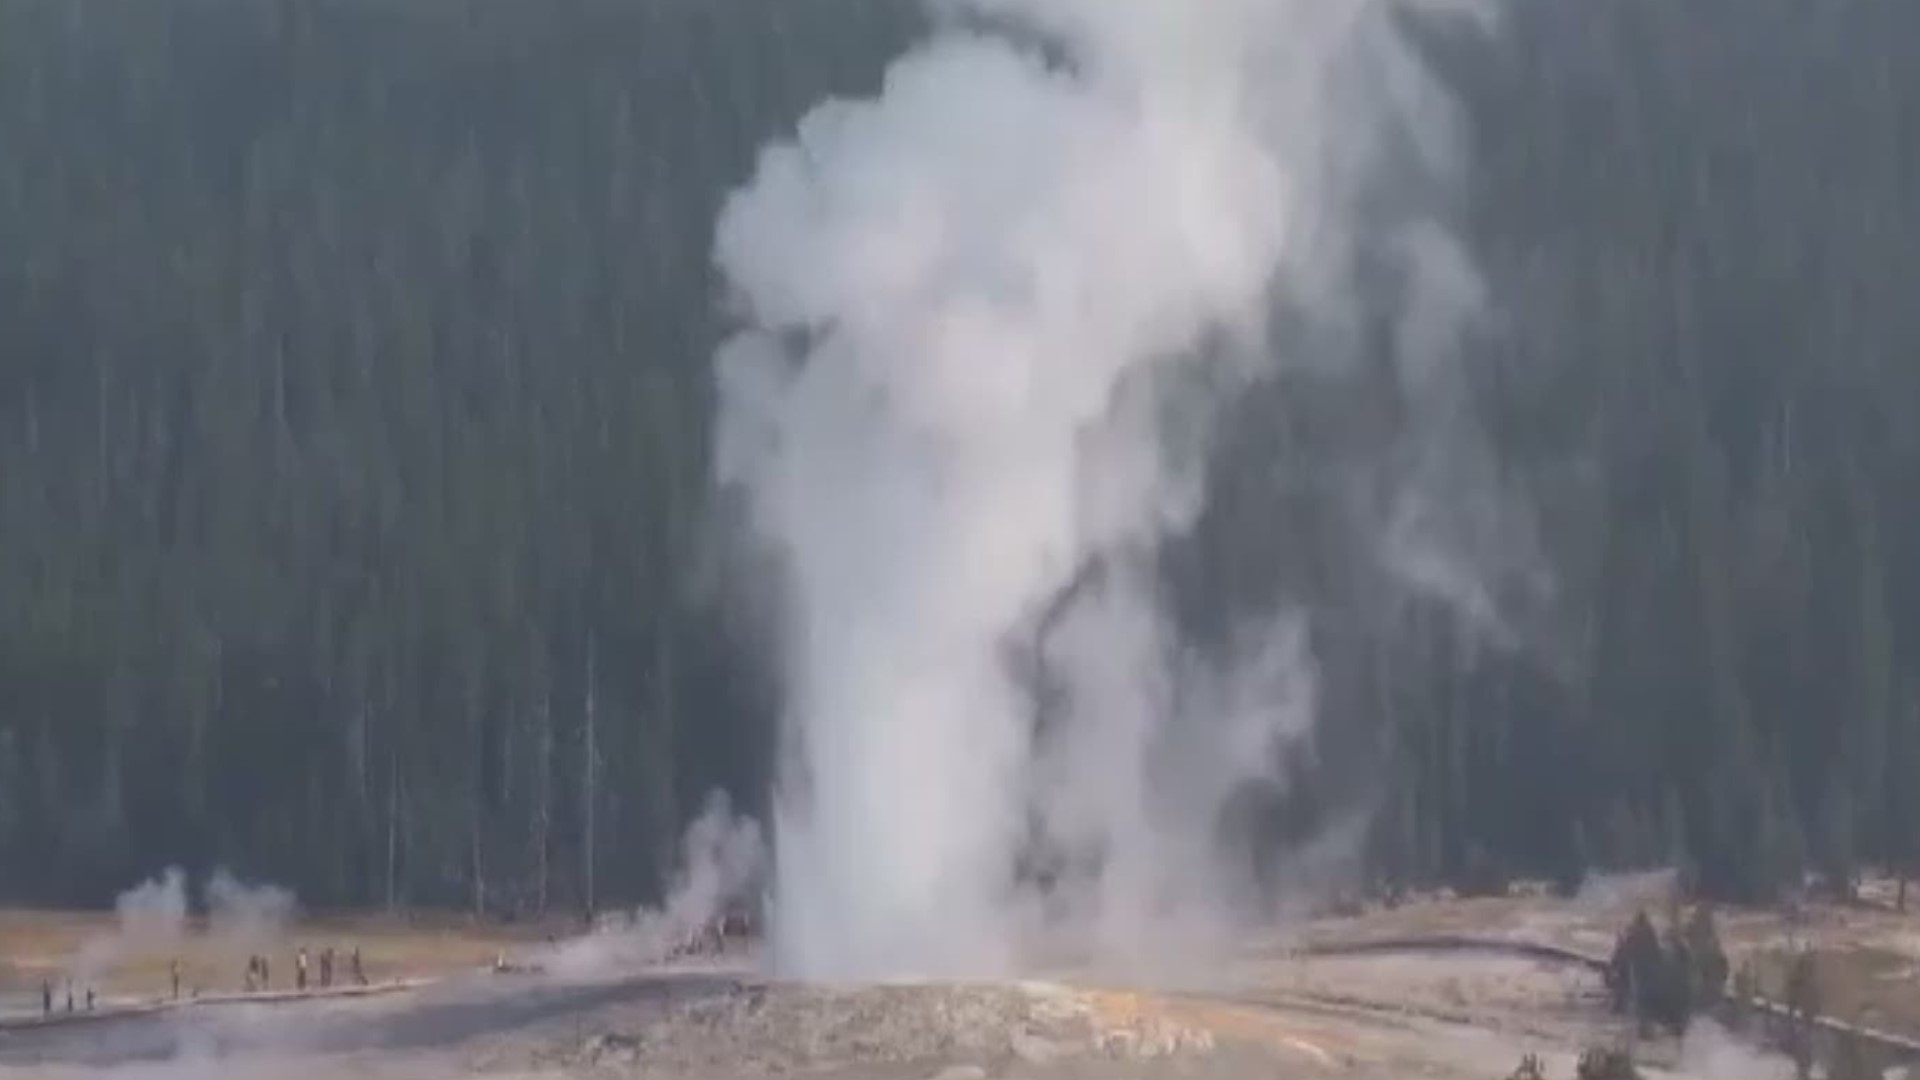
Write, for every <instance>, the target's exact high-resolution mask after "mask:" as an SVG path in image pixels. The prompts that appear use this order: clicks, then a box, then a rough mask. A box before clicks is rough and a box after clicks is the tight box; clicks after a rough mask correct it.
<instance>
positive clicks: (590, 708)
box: [580, 632, 600, 916]
mask: <svg viewBox="0 0 1920 1080" xmlns="http://www.w3.org/2000/svg"><path fill="white" fill-rule="evenodd" d="M595 647H596V643H595V641H594V638H593V636H592V634H591V632H589V634H588V636H587V686H586V692H587V702H586V711H587V716H586V721H587V725H586V726H587V732H586V742H587V745H586V752H585V754H583V755H582V761H581V766H580V769H581V774H582V775H581V782H580V791H581V798H582V799H584V800H585V809H584V815H583V816H584V819H585V825H586V827H585V846H586V852H585V857H584V859H583V872H584V874H585V877H586V881H585V890H584V895H583V896H582V899H583V900H584V901H585V903H586V909H587V914H588V915H589V916H592V914H593V913H594V908H595V905H596V903H597V897H596V895H595V893H594V867H595V859H594V856H595V851H594V840H595V836H594V832H595V830H596V828H597V826H598V824H599V823H598V820H597V819H598V816H599V814H598V809H597V806H598V803H599V801H600V800H599V798H598V794H599V793H598V792H597V791H596V790H595V786H596V781H597V780H598V776H599V772H600V747H599V732H598V731H597V730H596V727H597V717H596V716H595V713H596V712H597V708H596V706H597V704H598V703H597V701H596V700H595V699H596V697H597V694H596V692H595V690H594V685H593V684H594V677H595V676H594V661H595V656H594V650H595Z"/></svg>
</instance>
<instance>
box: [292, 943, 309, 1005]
mask: <svg viewBox="0 0 1920 1080" xmlns="http://www.w3.org/2000/svg"><path fill="white" fill-rule="evenodd" d="M293 988H294V989H295V990H298V991H300V992H301V993H305V992H306V989H307V947H306V946H305V945H302V946H300V951H299V952H297V953H295V954H294V957H293Z"/></svg>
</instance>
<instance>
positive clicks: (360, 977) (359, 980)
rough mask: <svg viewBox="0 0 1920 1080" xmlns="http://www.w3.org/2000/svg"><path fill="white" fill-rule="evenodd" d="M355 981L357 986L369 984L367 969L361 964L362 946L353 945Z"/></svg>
mask: <svg viewBox="0 0 1920 1080" xmlns="http://www.w3.org/2000/svg"><path fill="white" fill-rule="evenodd" d="M353 981H354V984H355V985H357V986H365V985H367V969H366V968H363V967H361V966H360V946H358V945H355V946H354V947H353Z"/></svg>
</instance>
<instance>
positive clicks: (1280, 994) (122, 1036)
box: [0, 880, 1920, 1080]
mask: <svg viewBox="0 0 1920 1080" xmlns="http://www.w3.org/2000/svg"><path fill="white" fill-rule="evenodd" d="M1639 906H1644V907H1647V908H1648V909H1649V911H1650V913H1651V914H1654V915H1655V917H1656V919H1663V918H1664V900H1663V898H1662V896H1661V891H1660V887H1659V882H1657V881H1652V880H1642V881H1638V882H1626V881H1616V882H1612V883H1609V884H1608V885H1607V886H1605V887H1602V888H1597V889H1595V890H1593V891H1592V892H1591V893H1590V894H1589V895H1587V896H1584V897H1582V898H1580V899H1578V900H1574V901H1562V900H1552V899H1546V898H1541V897H1514V898H1502V899H1494V900H1473V901H1462V900H1450V899H1432V900H1426V901H1422V902H1418V903H1414V904H1409V905H1404V906H1402V907H1400V908H1398V909H1395V910H1391V911H1387V910H1376V911H1371V912H1367V913H1364V914H1359V915H1351V916H1347V917H1342V918H1324V919H1317V920H1310V921H1307V922H1304V923H1302V924H1299V925H1298V926H1296V927H1294V928H1293V929H1292V930H1291V931H1290V932H1288V933H1286V934H1282V935H1275V936H1273V937H1272V938H1271V939H1269V940H1264V941H1249V942H1246V943H1244V945H1243V946H1242V947H1241V948H1239V949H1237V950H1235V951H1234V952H1233V953H1232V955H1228V956H1221V957H1218V958H1213V959H1211V960H1210V962H1208V963H1207V964H1204V965H1199V966H1198V969H1199V970H1198V974H1196V973H1195V971H1194V970H1192V969H1190V970H1189V971H1188V973H1187V976H1186V977H1184V978H1182V979H1179V980H1177V981H1172V982H1169V981H1164V980H1163V981H1158V982H1156V983H1155V985H1157V986H1159V987H1160V989H1158V990H1156V991H1153V992H1147V991H1144V990H1138V989H1133V988H1130V986H1129V984H1130V983H1132V982H1134V981H1135V980H1130V979H1127V978H1123V977H1120V976H1115V975H1101V974H1098V973H1094V972H1090V971H1086V970H1062V971H1056V972H1051V973H1047V975H1046V976H1045V978H1044V979H1040V978H1036V980H1035V981H1032V982H1021V983H1014V982H1009V983H980V984H940V985H913V984H900V985H885V986H837V987H829V986H818V985H798V984H791V983H784V982H780V981H776V980H769V979H766V978H763V977H761V976H760V975H758V974H757V973H756V971H755V965H754V963H753V958H752V957H746V956H742V957H736V958H733V959H732V960H730V961H727V962H721V963H713V964H708V965H705V966H704V967H701V966H681V967H677V968H669V967H658V966H656V967H650V968H642V969H632V970H627V971H623V972H620V973H617V974H608V975H605V976H602V977H600V978H597V979H573V980H561V979H559V978H557V977H549V976H544V975H540V974H509V975H495V974H484V973H478V972H476V971H475V970H474V969H475V968H478V967H481V966H484V964H485V963H486V962H488V961H490V960H491V959H492V958H493V957H494V956H495V955H496V954H497V953H498V952H499V951H501V950H502V949H503V948H508V949H510V948H512V947H513V946H516V945H522V944H524V943H525V939H526V938H527V937H529V936H531V937H533V938H534V939H535V940H536V941H537V940H538V938H539V937H540V934H539V932H538V931H530V932H527V933H517V934H511V935H506V934H500V933H498V932H495V931H482V930H473V929H467V928H462V927H460V926H458V925H445V926H430V927H397V926H391V925H389V926H385V927H382V926H379V925H378V924H352V925H340V926H337V929H338V930H339V932H340V938H339V940H341V941H344V940H345V938H346V936H347V931H352V932H353V935H354V936H355V939H356V940H357V941H358V942H359V943H360V944H361V947H362V949H363V952H364V953H365V954H366V955H367V957H368V960H369V963H370V967H374V968H375V970H376V971H378V972H380V973H382V974H387V975H402V974H405V975H434V974H438V975H442V976H447V977H446V978H443V979H442V980H441V981H439V982H438V983H437V984H434V985H430V986H426V987H422V988H419V989H415V990H411V991H407V992H403V993H396V994H393V995H390V996H384V997H380V998H373V999H367V1000H360V1001H306V1002H296V1003H292V1004H282V1005H273V1006H268V1005H262V1004H252V1005H219V1006H215V1005H202V1006H196V1007H190V1008H185V1009H178V1010H173V1011H170V1012H166V1013H160V1014H153V1015H147V1016H133V1017H125V1018H119V1019H100V1020H94V1021H91V1022H85V1023H79V1024H73V1025H61V1026H55V1027H50V1028H42V1029H39V1030H31V1031H0V1080H16V1078H24V1077H61V1078H66V1077H72V1078H75V1080H79V1078H83V1077H84V1078H91V1080H97V1078H100V1077H104V1076H113V1077H116V1078H125V1080H131V1078H135V1077H139V1078H147V1077H155V1078H172V1077H180V1078H182V1080H185V1078H188V1077H193V1078H198V1077H210V1078H217V1077H227V1076H231V1077H249V1078H253V1077H260V1078H265V1080H281V1078H284V1080H297V1078H306V1077H314V1078H330V1077H337V1076H371V1077H375V1078H385V1077H403V1076H404V1077H419V1078H439V1077H445V1078H449V1080H451V1078H454V1077H471V1076H488V1077H495V1078H499V1080H563V1078H564V1080H587V1078H594V1080H598V1078H609V1080H612V1078H643V1080H691V1078H695V1077H701V1078H713V1080H730V1078H740V1080H760V1078H767V1077H775V1076H781V1077H806V1078H809V1080H883V1078H901V1080H934V1078H943V1080H1054V1078H1058V1080H1077V1078H1081V1077H1086V1078H1093V1077H1101V1078H1116V1080H1126V1078H1132V1077H1140V1078H1143V1080H1144V1078H1147V1077H1181V1078H1192V1080H1209V1078H1212V1077H1221V1078H1225V1077H1243V1076H1260V1077H1265V1078H1294V1077H1298V1078H1303V1080H1314V1078H1321V1077H1350V1078H1355V1080H1375V1078H1378V1080H1387V1078H1394V1080H1402V1078H1419V1077H1432V1078H1436V1080H1453V1078H1461V1080H1465V1078H1469V1077H1479V1078H1502V1077H1506V1076H1507V1075H1508V1074H1509V1073H1510V1072H1511V1071H1512V1070H1513V1067H1514V1066H1515V1064H1516V1063H1517V1062H1518V1061H1519V1058H1520V1056H1521V1055H1522V1054H1523V1053H1529V1052H1531V1053H1537V1054H1539V1055H1540V1056H1541V1057H1542V1059H1543V1060H1544V1062H1545V1064H1546V1067H1547V1074H1548V1075H1549V1076H1554V1077H1562V1076H1565V1077H1571V1076H1572V1074H1573V1062H1574V1059H1575V1057H1576V1055H1577V1054H1578V1052H1579V1051H1580V1049H1581V1048H1582V1047H1583V1046H1586V1045H1590V1044H1593V1043H1596V1042H1609V1041H1622V1040H1625V1039H1626V1038H1627V1033H1625V1032H1623V1031H1621V1030H1619V1029H1618V1028H1617V1027H1616V1026H1615V1025H1614V1024H1613V1023H1612V1021H1611V1020H1610V1019H1609V1018H1608V1017H1607V1016H1606V1015H1605V1011H1604V1009H1603V1008H1602V1006H1601V1004H1600V1002H1599V1000H1598V992H1599V987H1598V985H1597V979H1596V978H1595V977H1594V976H1593V974H1592V973H1591V972H1589V971H1587V970H1585V969H1583V968H1581V967H1579V966H1578V965H1569V964H1555V963H1548V962H1542V961H1539V960H1533V959H1527V958H1524V957H1518V956H1513V955H1506V954H1500V953H1493V952H1489V953H1484V954H1482V953H1431V952H1424V953H1423V952H1388V953H1374V954H1368V955H1361V956H1305V955H1302V954H1301V953H1300V952H1299V951H1298V949H1299V947H1300V946H1303V945H1310V944H1329V943H1338V942H1359V941H1379V940H1382V939H1386V938H1406V937H1415V936H1420V935H1433V934H1451V935H1459V936H1470V937H1475V938H1498V939H1507V940H1515V941H1529V942H1545V943H1554V944H1559V945H1564V946H1569V947H1572V948H1575V949H1578V950H1582V951H1586V952H1589V953H1600V954H1604V953H1605V952H1606V950H1607V949H1608V948H1609V947H1610V946H1611V943H1612V939H1613V934H1614V932H1615V930H1616V929H1617V928H1618V927H1619V926H1620V925H1622V924H1623V923H1624V921H1625V920H1626V919H1627V918H1629V917H1630V916H1631V914H1632V912H1633V910H1634V909H1635V908H1636V907H1639ZM1723 925H1724V927H1725V933H1726V936H1727V938H1728V940H1729V944H1730V946H1731V948H1732V951H1733V952H1734V953H1735V955H1736V957H1741V956H1747V955H1751V956H1753V957H1754V958H1755V959H1756V961H1757V962H1758V963H1759V966H1760V967H1761V968H1762V969H1763V970H1769V969H1768V965H1769V964H1771V963H1773V960H1772V957H1773V956H1774V954H1775V953H1776V951H1777V950H1779V949H1780V948H1782V947H1783V946H1784V943H1785V942H1786V941H1787V940H1788V938H1789V936H1798V937H1800V938H1803V939H1808V940H1811V941H1813V942H1814V943H1815V944H1817V945H1818V946H1820V947H1821V948H1822V949H1824V950H1826V952H1825V953H1824V954H1823V973H1825V972H1827V971H1828V970H1829V969H1830V970H1831V982H1832V990H1831V995H1830V997H1829V1002H1830V1003H1832V1004H1836V1005H1844V1004H1846V1003H1852V1002H1856V1001H1857V1002H1859V1003H1860V1004H1861V1007H1862V1008H1865V1007H1867V1006H1871V1008H1872V1009H1873V1010H1874V1012H1873V1013H1872V1018H1873V1019H1874V1021H1875V1022H1877V1023H1879V1024H1880V1025H1881V1026H1886V1027H1895V1028H1899V1027H1909V1028H1912V1029H1916V1030H1920V990H1916V989H1915V988H1914V986H1913V985H1912V984H1913V983H1914V982H1915V981H1916V980H1913V979H1912V978H1911V977H1910V976H1911V972H1912V970H1913V969H1914V967H1915V966H1916V965H1920V919H1909V918H1907V917H1905V916H1901V915H1897V914H1894V913H1892V912H1890V911H1876V910H1859V909H1848V910H1845V911H1841V910H1838V909H1815V910H1814V911H1812V912H1811V913H1810V915H1809V917H1808V918H1806V919H1805V920H1804V921H1803V922H1797V923H1795V924H1793V925H1789V924H1788V923H1787V921H1786V920H1784V919H1783V918H1781V917H1779V916H1777V915H1764V914H1741V913H1734V914H1728V915H1724V916H1723ZM23 926H24V927H26V928H27V929H26V931H25V932H23V931H22V930H21V929H20V928H21V927H23ZM334 929H336V927H324V928H322V927H312V928H310V927H305V926H303V927H301V928H299V932H298V933H297V934H296V935H295V937H297V938H298V939H299V940H301V941H305V942H308V943H309V944H310V945H317V944H318V943H320V942H321V940H322V939H323V938H326V939H329V940H332V935H331V933H329V932H323V931H332V930H334ZM84 936H85V935H84V932H83V931H81V932H76V931H73V930H71V929H68V928H64V927H62V926H61V925H60V921H59V920H57V919H51V918H47V919H46V921H45V922H40V923H36V922H35V920H33V919H28V918H26V917H8V918H6V919H0V950H4V955H6V957H7V958H8V962H9V963H10V964H11V965H12V966H13V968H15V969H16V970H17V971H21V972H25V973H27V974H26V977H27V978H29V979H31V978H32V974H31V973H32V972H34V971H37V970H44V969H45V960H46V958H47V957H48V956H49V955H53V956H57V955H59V953H58V950H57V948H55V947H54V946H55V945H57V944H58V943H59V942H63V941H66V942H70V941H73V940H77V939H82V938H84ZM22 941H24V942H25V943H26V944H27V945H28V946H32V947H33V949H36V950H37V951H28V950H24V949H21V948H20V946H19V945H17V944H16V942H22ZM290 942H291V939H290V941H289V944H290ZM16 950H20V951H16ZM188 951H189V952H190V953H191V954H192V955H193V956H194V957H195V958H196V959H195V960H194V963H196V964H197V963H201V962H202V961H201V960H200V959H198V958H199V957H200V955H201V954H200V953H198V952H196V951H193V949H191V948H190V949H189V950H188ZM283 951H285V950H283ZM36 958H37V960H38V962H36ZM216 959H217V958H216ZM216 959H208V960H206V961H205V962H206V963H208V964H211V965H215V966H216V967H217V963H216ZM284 962H285V961H284V960H280V961H276V963H284ZM151 963H152V961H150V960H149V961H143V962H142V963H137V964H133V965H130V966H129V968H128V969H127V970H126V971H124V972H120V973H117V974H116V975H115V976H114V978H115V979H116V980H118V981H117V982H115V983H114V985H116V986H124V987H127V988H128V989H127V992H128V993H130V994H131V993H135V992H137V991H138V989H139V986H140V980H141V979H145V978H150V977H151V976H152V974H153V973H154V971H155V970H156V969H153V968H151V967H147V966H143V965H144V964H151ZM157 970H158V972H159V973H160V974H161V976H162V977H163V976H164V966H162V967H160V968H158V969H157ZM372 973H373V972H371V971H370V974H372ZM276 978H278V971H277V969H276ZM34 985H36V986H37V982H35V983H34ZM1834 1011H1840V1010H1839V1009H1835V1010H1834ZM1841 1014H1842V1015H1845V1013H1844V1012H1842V1013H1841ZM1639 1050H1640V1054H1641V1058H1642V1061H1643V1064H1645V1065H1646V1066H1647V1072H1648V1075H1649V1076H1674V1077H1698V1078H1703V1080H1721V1078H1725V1080H1734V1078H1736V1077H1737V1078H1741V1080H1766V1078H1767V1077H1769V1076H1776V1075H1781V1068H1780V1064H1779V1063H1778V1062H1770V1061H1765V1060H1761V1059H1758V1058H1756V1057H1754V1056H1753V1055H1752V1054H1750V1053H1749V1052H1748V1051H1746V1050H1745V1049H1743V1048H1742V1047H1740V1046H1739V1045H1738V1044H1736V1043H1735V1042H1734V1041H1733V1040H1732V1039H1730V1038H1729V1037H1726V1036H1724V1035H1723V1034H1720V1033H1718V1032H1717V1030H1716V1029H1714V1028H1712V1027H1711V1025H1702V1026H1700V1027H1698V1028H1696V1032H1695V1034H1694V1035H1692V1036H1691V1037H1690V1038H1689V1040H1688V1042H1687V1044H1686V1045H1684V1046H1683V1045H1678V1044H1672V1043H1665V1044H1663V1043H1658V1042H1654V1043H1643V1044H1641V1045H1640V1047H1639ZM1787 1075H1790V1070H1788V1071H1787Z"/></svg>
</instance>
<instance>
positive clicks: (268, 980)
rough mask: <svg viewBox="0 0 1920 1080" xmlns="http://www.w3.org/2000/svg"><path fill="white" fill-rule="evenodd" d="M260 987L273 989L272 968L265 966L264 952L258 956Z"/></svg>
mask: <svg viewBox="0 0 1920 1080" xmlns="http://www.w3.org/2000/svg"><path fill="white" fill-rule="evenodd" d="M260 989H262V990H271V989H273V972H272V969H270V968H269V967H268V966H267V957H266V954H265V953H262V954H261V956H260Z"/></svg>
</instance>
